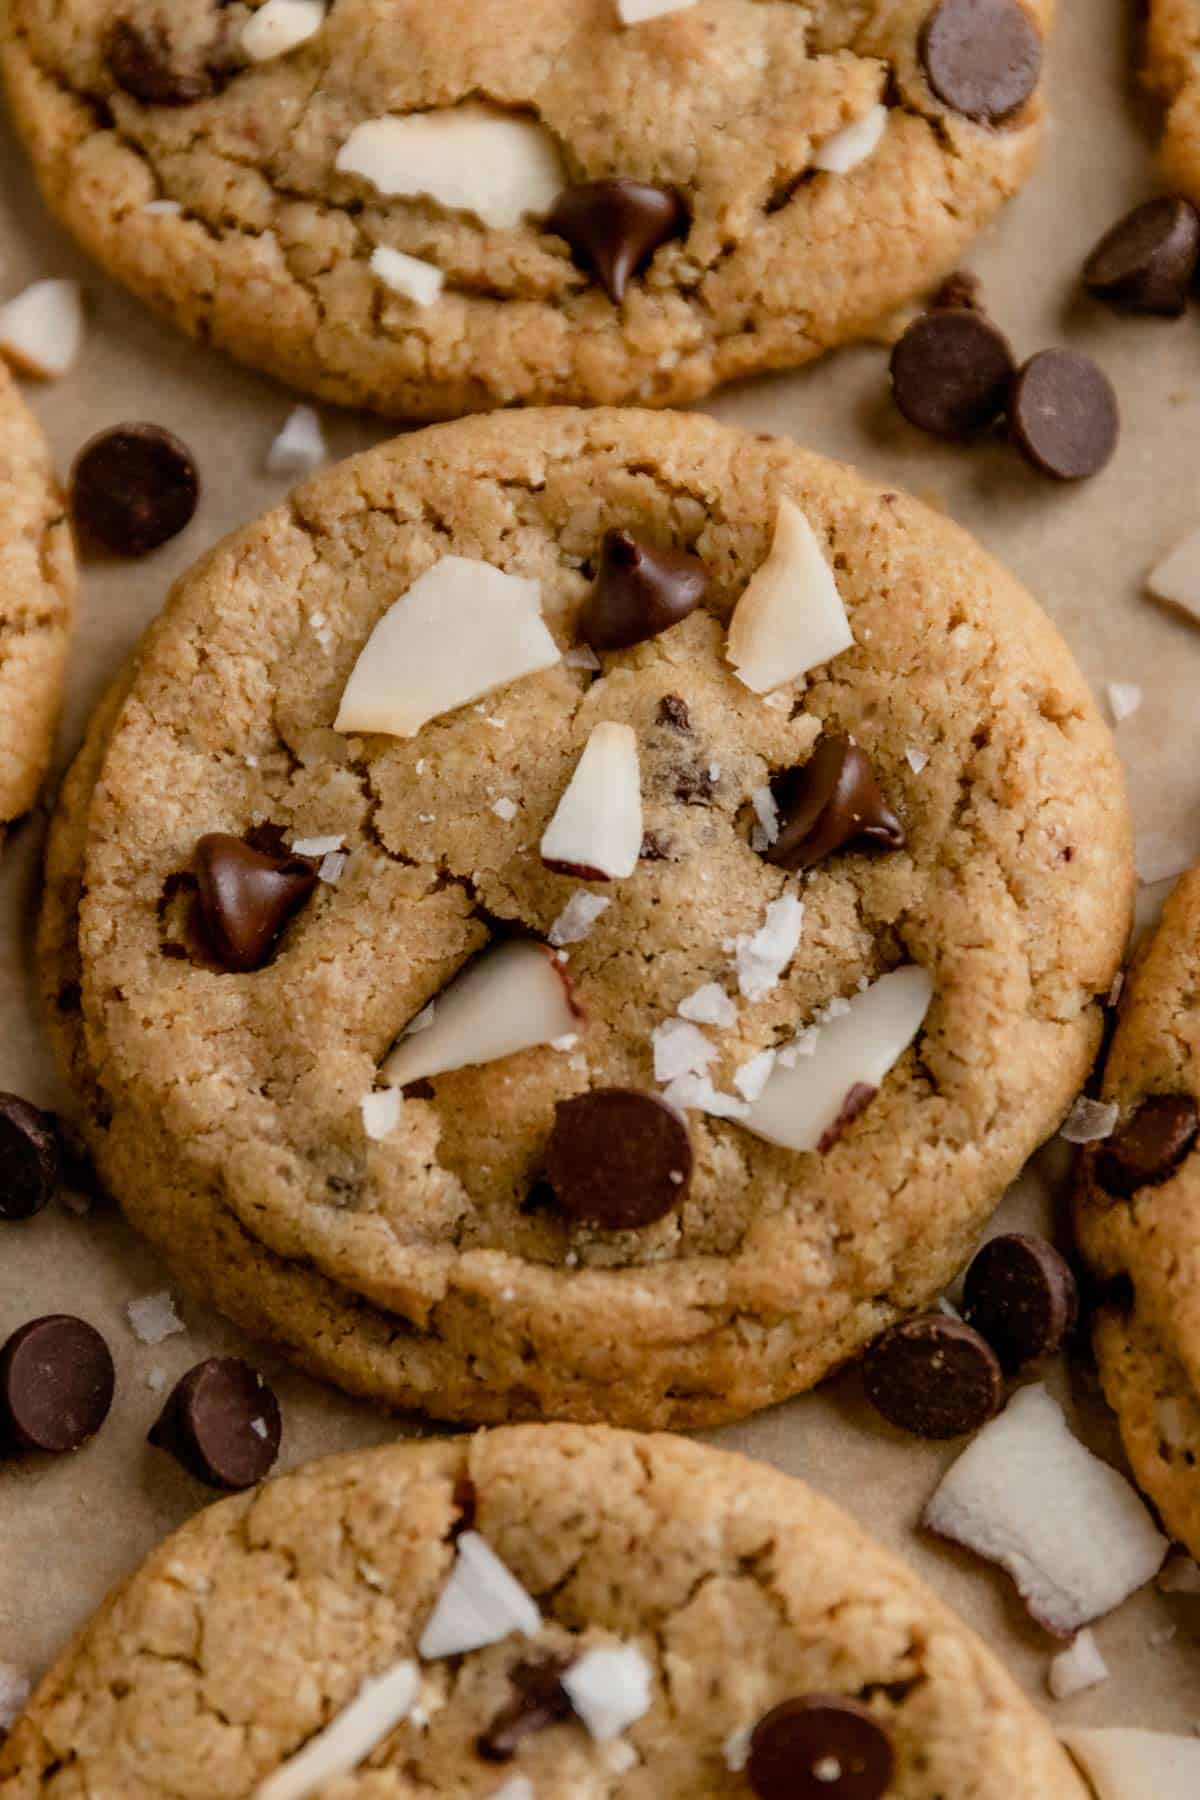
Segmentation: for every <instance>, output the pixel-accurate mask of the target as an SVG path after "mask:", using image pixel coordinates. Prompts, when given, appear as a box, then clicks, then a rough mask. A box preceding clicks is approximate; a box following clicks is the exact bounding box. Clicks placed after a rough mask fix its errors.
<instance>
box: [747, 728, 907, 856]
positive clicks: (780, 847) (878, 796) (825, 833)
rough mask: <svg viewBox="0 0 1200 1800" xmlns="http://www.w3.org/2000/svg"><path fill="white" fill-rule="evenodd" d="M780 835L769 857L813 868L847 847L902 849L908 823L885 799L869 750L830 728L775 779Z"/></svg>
mask: <svg viewBox="0 0 1200 1800" xmlns="http://www.w3.org/2000/svg"><path fill="white" fill-rule="evenodd" d="M774 794H775V802H776V805H777V806H778V808H779V836H778V837H777V838H776V840H775V842H774V843H773V844H772V845H771V847H770V849H769V850H768V851H767V861H768V862H771V863H774V864H775V865H776V866H777V867H778V868H781V869H811V868H812V867H813V865H814V864H815V863H819V862H821V861H822V860H823V859H824V858H825V857H826V856H831V855H832V854H833V852H834V851H835V850H844V849H846V848H847V847H854V848H858V849H867V848H873V849H876V850H902V849H903V848H904V842H905V838H904V827H903V826H902V825H901V823H900V821H899V819H898V818H897V817H896V815H895V813H894V812H893V811H892V809H891V807H890V806H889V805H888V803H887V801H886V800H885V799H884V797H883V794H882V793H881V791H880V787H879V783H878V781H877V780H876V777H875V771H874V769H873V768H872V767H871V763H870V759H869V758H868V757H867V755H866V753H865V752H864V751H862V750H860V749H859V747H858V745H857V744H852V743H851V741H850V739H849V738H848V737H842V736H841V735H840V734H838V733H835V732H828V733H826V734H825V735H824V736H823V737H821V738H819V739H818V740H817V745H816V748H815V749H814V751H813V753H812V755H811V756H810V757H809V759H808V761H807V762H806V763H804V764H803V765H802V766H801V767H800V768H796V769H789V770H788V771H787V773H786V774H784V775H781V776H780V777H779V778H778V780H777V781H776V782H775V783H774Z"/></svg>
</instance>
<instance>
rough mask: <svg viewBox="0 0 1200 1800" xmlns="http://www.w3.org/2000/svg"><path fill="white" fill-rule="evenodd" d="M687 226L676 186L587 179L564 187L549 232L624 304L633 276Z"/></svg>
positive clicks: (547, 227) (548, 219)
mask: <svg viewBox="0 0 1200 1800" xmlns="http://www.w3.org/2000/svg"><path fill="white" fill-rule="evenodd" d="M686 223H687V211H686V209H685V207H684V204H683V202H682V200H681V199H680V198H679V195H678V194H676V193H675V192H674V191H673V190H672V189H671V188H661V187H650V186H648V185H647V184H646V183H645V182H644V181H585V182H582V183H581V184H580V185H579V186H577V187H569V188H564V190H563V192H562V193H561V194H560V195H559V196H558V199H557V200H556V201H555V202H554V207H553V209H552V211H551V212H550V214H549V216H548V217H547V219H546V230H547V231H552V232H554V234H555V235H556V236H557V237H561V238H565V239H566V241H567V243H568V244H570V246H571V249H572V250H573V251H574V253H575V258H576V261H578V262H581V263H582V264H583V265H584V266H585V267H586V268H589V269H591V270H593V271H594V273H595V274H596V275H597V276H598V277H599V279H600V282H601V285H602V286H603V287H604V289H605V291H606V293H607V294H608V296H609V298H610V300H612V301H613V302H614V304H615V305H617V306H619V305H620V304H621V301H622V300H623V299H624V298H625V290H626V288H627V287H628V286H629V282H630V280H631V278H632V277H633V276H634V275H636V274H638V272H639V271H640V270H641V269H643V268H644V267H645V265H646V264H647V263H648V262H649V261H650V258H651V257H652V256H653V255H654V252H655V251H656V250H657V249H658V248H659V247H660V246H661V245H662V244H665V243H666V242H667V240H668V239H669V238H673V237H678V236H679V235H680V233H681V232H682V231H683V228H684V226H685V225H686Z"/></svg>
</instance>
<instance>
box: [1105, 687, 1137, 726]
mask: <svg viewBox="0 0 1200 1800" xmlns="http://www.w3.org/2000/svg"><path fill="white" fill-rule="evenodd" d="M1107 693H1108V710H1109V712H1111V714H1112V718H1113V724H1114V725H1119V724H1120V723H1121V721H1122V720H1123V719H1131V718H1132V717H1133V715H1134V713H1135V712H1137V710H1138V708H1139V707H1140V706H1141V704H1142V690H1141V688H1140V687H1138V686H1137V685H1136V683H1134V682H1132V681H1110V682H1109V683H1108V687H1107Z"/></svg>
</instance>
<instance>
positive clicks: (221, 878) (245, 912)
mask: <svg viewBox="0 0 1200 1800" xmlns="http://www.w3.org/2000/svg"><path fill="white" fill-rule="evenodd" d="M196 876H197V879H198V881H199V891H198V894H197V901H198V907H197V911H198V916H199V923H200V927H201V929H202V931H203V934H204V938H205V941H206V943H207V945H208V947H209V948H210V949H211V951H212V954H213V955H214V957H215V958H216V960H217V961H218V962H219V963H220V964H221V967H222V968H224V969H228V970H230V971H231V972H235V973H239V974H245V973H247V972H248V971H250V970H253V969H261V968H262V967H263V966H264V965H265V964H266V963H267V962H268V961H269V959H270V956H271V952H272V951H273V950H274V948H275V945H276V944H277V943H278V941H279V938H280V937H281V935H282V933H283V930H284V927H285V926H286V925H287V923H288V920H289V919H290V918H291V917H292V915H293V914H294V913H295V912H297V911H298V910H299V908H300V907H301V906H302V905H303V904H304V902H305V900H307V899H308V896H309V895H310V894H311V893H312V891H313V889H314V887H315V886H316V885H317V871H316V868H315V866H314V865H313V863H312V862H311V861H310V859H309V858H308V857H306V856H293V855H283V856H276V855H272V854H271V853H270V852H269V851H266V850H255V849H254V848H252V846H251V845H249V844H246V843H243V842H242V840H241V838H236V837H232V836H231V835H230V834H229V833H228V832H225V831H214V832H209V833H208V834H207V835H206V836H205V837H202V838H201V839H200V842H199V843H198V844H197V845H196Z"/></svg>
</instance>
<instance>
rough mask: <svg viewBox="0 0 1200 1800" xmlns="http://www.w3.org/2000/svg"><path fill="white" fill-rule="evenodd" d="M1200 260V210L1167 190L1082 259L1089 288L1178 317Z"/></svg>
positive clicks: (1133, 306)
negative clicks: (1085, 258)
mask: <svg viewBox="0 0 1200 1800" xmlns="http://www.w3.org/2000/svg"><path fill="white" fill-rule="evenodd" d="M1198 262H1200V213H1197V211H1196V208H1195V207H1194V206H1193V205H1192V203H1191V201H1190V200H1184V199H1183V198H1182V197H1181V196H1180V195H1178V194H1166V195H1164V196H1162V198H1161V199H1158V200H1147V201H1146V202H1145V203H1144V204H1143V205H1141V206H1135V207H1134V209H1133V211H1132V212H1131V213H1127V214H1126V215H1125V217H1124V218H1123V219H1119V220H1118V221H1117V223H1116V224H1115V225H1114V226H1113V227H1112V230H1111V231H1107V232H1105V234H1104V236H1103V237H1102V238H1101V239H1100V242H1099V243H1098V244H1097V245H1096V248H1095V249H1094V250H1093V251H1092V254H1091V255H1090V256H1089V257H1088V259H1087V261H1086V262H1085V263H1084V265H1083V284H1084V286H1085V287H1086V288H1087V289H1088V290H1089V292H1090V293H1093V294H1095V295H1097V297H1098V298H1099V299H1101V300H1107V301H1108V302H1109V304H1110V305H1112V306H1120V307H1124V308H1125V309H1126V310H1127V311H1129V312H1140V313H1158V314H1160V315H1161V316H1162V317H1163V318H1167V319H1177V318H1178V317H1179V315H1180V313H1181V312H1182V311H1183V309H1184V307H1185V306H1186V305H1187V299H1188V291H1189V289H1190V288H1191V285H1192V278H1193V276H1194V275H1195V273H1196V265H1197V263H1198Z"/></svg>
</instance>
